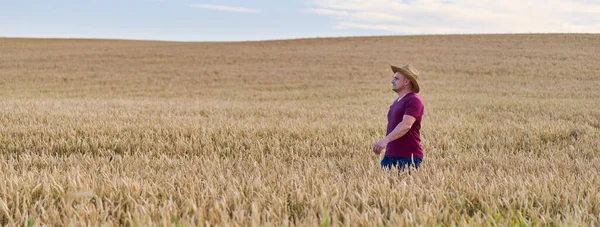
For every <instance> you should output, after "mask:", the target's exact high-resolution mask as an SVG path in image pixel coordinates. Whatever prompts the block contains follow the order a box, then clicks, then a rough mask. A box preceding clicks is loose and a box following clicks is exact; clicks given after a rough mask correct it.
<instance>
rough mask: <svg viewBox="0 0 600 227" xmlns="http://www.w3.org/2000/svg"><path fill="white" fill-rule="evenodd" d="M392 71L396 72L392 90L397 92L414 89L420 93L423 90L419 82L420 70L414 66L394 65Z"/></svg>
mask: <svg viewBox="0 0 600 227" xmlns="http://www.w3.org/2000/svg"><path fill="white" fill-rule="evenodd" d="M392 71H393V72H394V78H393V79H392V84H393V85H392V90H394V91H395V92H399V91H407V92H410V91H413V92H415V93H419V91H420V90H421V89H420V87H419V83H417V78H418V77H419V71H418V70H417V69H416V68H415V67H414V66H412V65H411V64H407V65H405V66H403V67H402V68H400V67H396V66H393V65H392Z"/></svg>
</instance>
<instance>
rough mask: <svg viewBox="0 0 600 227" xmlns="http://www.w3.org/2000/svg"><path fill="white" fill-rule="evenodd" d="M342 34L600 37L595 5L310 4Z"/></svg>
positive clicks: (508, 1) (346, 0) (326, 0)
mask: <svg viewBox="0 0 600 227" xmlns="http://www.w3.org/2000/svg"><path fill="white" fill-rule="evenodd" d="M309 1H310V2H311V3H312V5H313V6H314V7H313V8H310V9H307V10H305V12H308V13H313V14H319V15H324V16H328V17H331V18H332V19H333V20H334V22H335V27H336V28H338V29H372V30H383V31H389V32H393V33H400V34H448V33H563V32H564V33H569V32H577V33H581V32H585V33H598V32H600V17H598V14H600V3H598V2H596V1H591V0H571V1H564V0H529V1H521V0H502V1H498V0H309Z"/></svg>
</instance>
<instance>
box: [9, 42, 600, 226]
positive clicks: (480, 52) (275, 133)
mask: <svg viewBox="0 0 600 227" xmlns="http://www.w3.org/2000/svg"><path fill="white" fill-rule="evenodd" d="M408 62H410V63H412V64H413V65H415V66H416V67H417V68H418V69H419V70H420V71H421V73H422V76H421V80H420V81H421V86H422V93H421V97H422V98H423V100H424V103H425V105H426V106H425V111H426V112H425V116H424V120H423V129H422V137H423V140H424V141H423V146H424V149H425V160H424V162H423V165H422V168H421V171H419V172H417V173H415V174H412V175H407V174H401V175H400V176H398V175H397V174H395V173H394V172H390V171H383V170H381V169H379V160H380V158H381V157H377V156H376V155H374V154H373V153H372V152H371V151H370V148H371V147H372V145H373V143H374V142H376V141H377V140H378V139H380V138H382V137H383V136H384V133H385V124H386V118H385V116H386V114H387V110H388V107H389V105H390V103H391V102H392V101H393V100H394V98H395V94H394V93H393V92H392V91H391V90H390V87H391V86H390V83H389V81H390V79H391V77H392V75H391V71H390V69H389V64H400V65H401V64H404V63H408ZM599 72H600V36H598V35H477V36H414V37H372V38H344V39H308V40H290V41H269V42H250V43H170V42H141V41H111V40H38V39H31V40H29V39H0V110H1V111H0V225H4V224H9V225H27V224H33V225H44V224H47V225H104V224H108V225H147V224H154V225H159V226H162V225H173V226H177V225H180V224H181V225H185V226H190V225H204V224H206V225H242V226H246V225H275V226H281V225H284V226H285V225H311V226H314V225H382V224H383V225H393V226H396V225H399V224H400V225H437V224H438V223H444V224H458V225H463V224H467V225H476V226H480V225H496V224H497V225H502V226H505V225H515V224H516V225H521V224H527V225H536V224H542V225H599V224H600V192H599V191H600V174H599V173H600V155H599V154H600V141H599V139H600V130H599V129H600V107H599V106H600V89H599V88H600V73H599Z"/></svg>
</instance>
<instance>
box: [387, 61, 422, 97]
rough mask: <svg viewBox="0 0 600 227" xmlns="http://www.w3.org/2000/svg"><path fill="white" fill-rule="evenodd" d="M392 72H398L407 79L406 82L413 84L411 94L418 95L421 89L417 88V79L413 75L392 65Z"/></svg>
mask: <svg viewBox="0 0 600 227" xmlns="http://www.w3.org/2000/svg"><path fill="white" fill-rule="evenodd" d="M392 71H393V72H394V73H397V72H400V73H402V75H404V76H406V78H408V80H410V82H411V83H412V84H413V92H415V93H419V91H420V90H421V89H420V88H419V83H417V77H416V76H415V75H414V74H412V73H411V72H410V71H407V70H404V69H403V68H400V67H396V66H393V65H392Z"/></svg>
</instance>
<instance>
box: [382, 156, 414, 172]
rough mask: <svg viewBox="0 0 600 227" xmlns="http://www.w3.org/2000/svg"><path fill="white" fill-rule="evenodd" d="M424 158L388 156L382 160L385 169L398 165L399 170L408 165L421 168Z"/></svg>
mask: <svg viewBox="0 0 600 227" xmlns="http://www.w3.org/2000/svg"><path fill="white" fill-rule="evenodd" d="M422 161H423V158H388V157H383V159H382V160H381V167H382V168H384V169H391V168H393V167H397V168H398V169H399V170H403V169H404V168H406V167H414V168H415V169H419V166H421V162H422Z"/></svg>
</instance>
